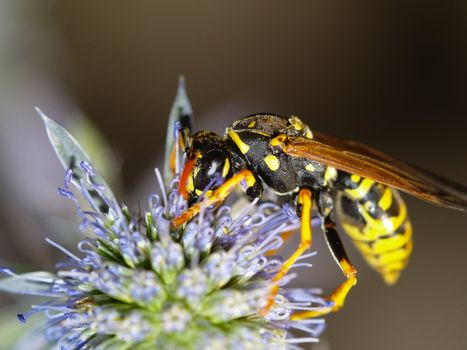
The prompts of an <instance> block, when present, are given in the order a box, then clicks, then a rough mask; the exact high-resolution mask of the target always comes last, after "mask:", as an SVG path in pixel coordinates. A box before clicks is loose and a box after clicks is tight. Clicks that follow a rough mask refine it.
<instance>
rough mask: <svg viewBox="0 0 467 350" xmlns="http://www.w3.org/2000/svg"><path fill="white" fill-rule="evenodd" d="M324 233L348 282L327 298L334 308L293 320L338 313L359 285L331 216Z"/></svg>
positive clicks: (316, 311) (303, 313)
mask: <svg viewBox="0 0 467 350" xmlns="http://www.w3.org/2000/svg"><path fill="white" fill-rule="evenodd" d="M323 231H324V236H325V238H326V243H327V244H328V247H329V249H330V250H331V252H332V255H333V256H334V259H336V261H337V263H338V264H339V267H340V268H341V270H342V272H343V273H344V275H345V277H346V280H345V281H344V282H343V283H342V284H341V285H340V286H339V287H337V288H336V290H334V292H332V294H331V295H329V296H328V297H326V300H328V301H329V302H331V303H332V306H330V307H327V308H324V309H321V310H314V311H302V312H297V313H294V314H293V315H292V317H291V318H292V319H293V320H301V319H304V318H312V317H317V316H321V315H325V314H328V313H330V312H335V311H338V310H339V309H341V308H342V307H343V306H344V301H345V298H346V297H347V295H348V293H349V292H350V290H351V289H352V287H353V286H354V285H355V284H356V283H357V270H356V269H355V267H354V266H353V265H352V263H351V262H350V260H349V258H348V257H347V254H346V252H345V249H344V246H343V245H342V241H341V239H340V237H339V234H338V232H337V229H336V224H335V223H334V221H333V220H332V219H331V217H330V215H327V216H325V217H324V221H323Z"/></svg>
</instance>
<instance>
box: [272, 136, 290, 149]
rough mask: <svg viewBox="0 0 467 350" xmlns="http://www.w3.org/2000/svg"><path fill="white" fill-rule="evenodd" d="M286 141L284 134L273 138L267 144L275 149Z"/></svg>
mask: <svg viewBox="0 0 467 350" xmlns="http://www.w3.org/2000/svg"><path fill="white" fill-rule="evenodd" d="M286 139H287V136H285V134H280V135H277V136H276V137H274V138H273V139H272V140H271V141H269V144H270V145H271V146H273V147H277V146H279V145H281V144H282V143H284V141H285V140H286Z"/></svg>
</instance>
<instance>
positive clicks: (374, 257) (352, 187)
mask: <svg viewBox="0 0 467 350" xmlns="http://www.w3.org/2000/svg"><path fill="white" fill-rule="evenodd" d="M338 184H339V187H340V188H339V191H337V198H336V203H337V214H338V217H339V220H340V222H341V224H342V226H343V228H344V230H345V231H346V232H347V234H348V235H349V236H350V237H351V238H352V240H353V241H354V243H355V245H356V246H357V248H358V249H359V250H360V252H361V253H362V255H363V257H364V258H365V259H366V261H367V262H368V263H369V265H370V266H371V267H372V268H374V269H375V270H376V271H378V272H379V273H380V274H381V275H382V277H383V278H384V280H385V281H386V283H387V284H394V283H395V282H396V281H397V279H398V277H399V275H400V273H401V271H402V270H403V269H404V268H405V267H406V265H407V263H408V260H409V256H410V253H411V251H412V226H411V223H410V220H409V218H408V216H407V207H406V205H405V203H404V201H403V199H402V197H401V196H400V195H399V193H398V192H397V191H396V190H394V189H392V188H390V187H387V186H384V185H381V184H379V183H376V182H374V181H372V180H369V179H366V178H361V177H359V176H357V175H349V174H342V173H340V174H339V177H338Z"/></svg>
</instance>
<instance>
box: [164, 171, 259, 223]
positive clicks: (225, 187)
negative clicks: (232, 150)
mask: <svg viewBox="0 0 467 350" xmlns="http://www.w3.org/2000/svg"><path fill="white" fill-rule="evenodd" d="M242 181H245V182H246V185H247V187H250V186H252V185H254V184H255V182H256V179H255V176H254V175H253V173H252V172H251V171H250V170H242V171H240V172H238V173H237V174H235V175H234V176H232V177H231V178H230V179H228V180H227V181H226V182H224V183H223V184H222V185H221V186H220V187H219V188H217V189H216V190H215V191H214V192H213V193H212V195H211V196H210V197H209V198H207V199H206V200H204V201H203V202H200V203H196V204H194V205H192V206H191V207H189V208H188V209H187V210H185V211H184V212H183V213H182V214H181V215H179V216H178V217H176V218H174V219H172V221H171V222H172V225H173V226H174V227H179V226H181V225H183V224H184V223H186V222H187V221H189V220H191V219H192V218H193V217H195V216H196V215H197V214H198V213H199V212H200V210H201V206H206V207H210V206H212V205H218V204H220V203H222V202H223V201H224V200H225V199H226V198H227V197H228V195H229V194H231V193H232V192H233V190H234V189H235V187H237V186H238V185H239V184H240V183H241V182H242Z"/></svg>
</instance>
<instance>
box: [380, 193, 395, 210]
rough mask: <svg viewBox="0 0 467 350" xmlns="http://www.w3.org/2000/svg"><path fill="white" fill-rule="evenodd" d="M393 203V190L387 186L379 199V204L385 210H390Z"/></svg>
mask: <svg viewBox="0 0 467 350" xmlns="http://www.w3.org/2000/svg"><path fill="white" fill-rule="evenodd" d="M391 204H392V191H391V189H390V188H389V187H386V189H385V190H384V193H383V195H382V196H381V198H380V199H379V202H378V205H379V207H380V208H381V209H383V210H384V211H386V210H388V209H389V207H390V206H391Z"/></svg>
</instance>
